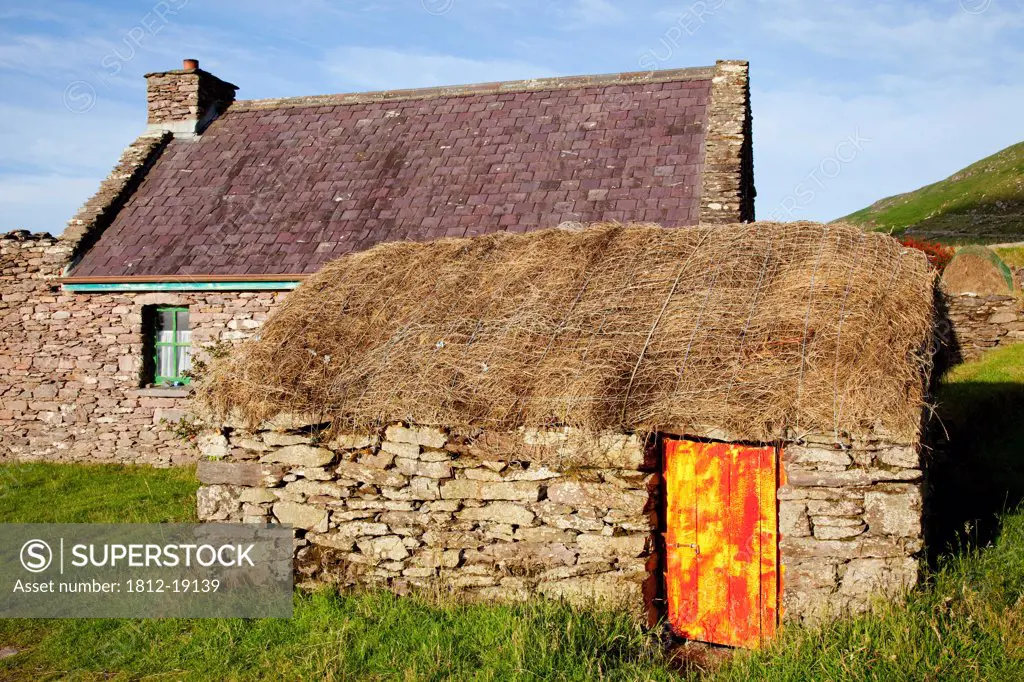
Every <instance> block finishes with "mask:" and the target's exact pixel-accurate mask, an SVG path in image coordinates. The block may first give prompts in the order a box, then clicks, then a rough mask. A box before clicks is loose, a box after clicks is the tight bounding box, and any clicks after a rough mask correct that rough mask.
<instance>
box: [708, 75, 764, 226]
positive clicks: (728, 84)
mask: <svg viewBox="0 0 1024 682" xmlns="http://www.w3.org/2000/svg"><path fill="white" fill-rule="evenodd" d="M756 195H757V192H756V190H755V188H754V145H753V116H752V114H751V111H750V65H749V64H748V63H747V62H744V61H720V62H718V64H717V65H716V66H715V75H714V77H713V78H712V81H711V99H710V102H709V103H708V123H707V131H706V134H705V139H704V167H703V175H702V180H701V197H700V222H701V223H709V224H716V225H728V224H732V223H746V222H752V221H753V220H754V197H755V196H756Z"/></svg>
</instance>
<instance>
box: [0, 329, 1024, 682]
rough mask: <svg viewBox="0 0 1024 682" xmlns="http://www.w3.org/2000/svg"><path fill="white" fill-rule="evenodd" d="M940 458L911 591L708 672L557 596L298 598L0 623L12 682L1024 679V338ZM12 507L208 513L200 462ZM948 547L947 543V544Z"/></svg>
mask: <svg viewBox="0 0 1024 682" xmlns="http://www.w3.org/2000/svg"><path fill="white" fill-rule="evenodd" d="M938 399H939V403H940V415H941V416H942V419H943V422H944V424H945V428H946V430H948V431H949V433H950V439H951V441H952V443H953V444H952V445H951V446H949V447H950V452H949V456H948V457H946V458H944V461H943V462H937V463H936V465H935V466H936V468H935V471H934V474H935V485H936V486H937V490H936V492H937V494H941V495H942V496H943V497H942V498H941V499H943V500H944V501H945V502H946V503H945V504H944V505H942V509H941V510H940V513H939V517H940V520H941V521H942V523H943V524H944V525H945V526H947V527H949V528H950V529H951V531H952V530H955V531H957V532H955V533H953V532H950V533H949V534H948V536H947V537H945V538H944V539H941V540H940V539H938V538H936V539H935V540H934V542H935V543H937V544H939V545H940V547H942V548H943V550H942V551H940V552H938V553H937V556H936V557H935V560H934V566H933V567H932V568H931V569H930V570H929V571H928V578H927V580H926V582H925V584H924V585H922V587H921V588H919V589H918V590H916V591H915V592H914V593H912V594H911V595H909V596H908V597H907V598H906V599H905V600H904V601H903V602H901V603H898V604H895V605H889V606H881V607H880V608H879V610H878V611H877V612H876V613H874V614H872V615H867V616H862V617H859V618H854V619H847V620H839V621H834V622H830V623H828V624H826V625H825V626H824V627H823V628H820V629H804V628H789V629H788V630H786V631H785V632H784V634H783V635H782V637H780V639H779V640H778V641H776V642H775V643H774V644H773V645H772V646H770V647H769V648H767V649H766V650H764V651H761V652H757V653H752V654H751V653H742V652H741V653H738V654H736V655H734V656H732V657H731V659H729V658H726V659H723V660H722V661H721V662H719V663H717V664H716V665H715V666H714V669H713V670H708V671H701V670H700V669H698V668H696V667H695V666H694V665H692V664H691V665H689V666H681V665H679V664H678V663H677V662H675V661H674V660H673V658H672V654H667V653H665V652H664V651H663V650H662V648H661V647H660V645H659V642H658V638H657V634H656V633H649V632H645V631H644V630H643V629H641V628H639V627H638V626H636V625H635V624H634V623H633V622H632V621H631V620H630V619H629V618H628V617H626V616H625V615H622V614H615V613H598V614H593V613H588V612H585V611H580V610H576V609H572V608H569V607H567V606H564V605H560V604H554V603H550V602H534V603H530V604H526V605H520V606H482V605H458V604H444V603H432V602H429V601H427V600H423V599H412V598H398V597H393V596H391V595H388V594H384V593H364V594H356V595H344V596H340V595H337V594H332V593H328V592H324V593H318V594H314V595H297V596H296V608H295V617H294V618H293V619H292V620H250V621H242V620H148V621H129V620H64V621H27V620H7V621H0V649H2V648H3V647H14V648H16V649H19V650H20V653H18V654H16V655H14V656H11V657H9V658H6V659H3V660H0V679H3V680H19V681H21V680H25V681H27V680H67V679H70V680H139V679H145V680H179V679H181V680H296V679H315V680H349V679H359V680H447V679H456V680H596V679H600V680H671V679H676V680H679V679H687V678H689V679H697V678H701V679H709V680H751V679H769V680H847V679H849V680H904V679H914V680H975V679H977V680H1019V679H1024V513H1021V512H1018V511H1015V510H1017V509H1018V508H1019V505H1020V503H1021V501H1022V500H1024V468H1022V467H1021V460H1022V457H1024V423H1022V421H1021V420H1020V418H1019V415H1020V414H1024V345H1019V346H1015V347H1009V348H1005V349H1000V350H996V351H993V352H991V353H989V354H988V355H986V356H985V357H984V358H983V359H982V360H981V361H979V362H976V363H972V364H969V365H963V366H961V367H959V368H957V369H956V370H954V371H953V372H952V373H951V374H950V376H949V377H948V378H947V380H946V381H945V383H944V385H943V386H942V387H941V390H940V391H939V394H938ZM0 481H2V485H3V489H2V495H0V521H4V522H13V521H82V520H91V521H118V520H121V521H143V520H144V521H154V520H160V521H172V520H191V519H192V513H193V512H192V504H193V502H192V499H193V498H192V495H193V493H194V490H195V486H196V483H195V482H194V481H193V480H191V473H190V472H187V471H167V470H151V469H124V468H118V467H81V466H73V465H43V464H33V465H14V466H4V467H0ZM943 543H946V544H943Z"/></svg>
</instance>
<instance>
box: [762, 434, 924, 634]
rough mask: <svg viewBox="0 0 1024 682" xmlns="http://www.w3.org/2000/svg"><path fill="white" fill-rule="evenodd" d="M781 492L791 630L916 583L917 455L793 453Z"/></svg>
mask: <svg viewBox="0 0 1024 682" xmlns="http://www.w3.org/2000/svg"><path fill="white" fill-rule="evenodd" d="M783 470H784V472H785V476H784V479H785V480H784V484H783V485H782V486H781V487H780V488H779V494H778V499H779V537H780V540H779V553H780V555H781V560H782V566H783V575H782V583H783V593H782V606H783V610H784V617H785V618H786V619H787V620H791V621H803V620H806V621H820V620H821V619H823V618H825V617H827V616H830V615H836V614H839V613H842V612H844V611H853V612H858V611H863V610H865V609H867V608H869V607H870V606H871V604H872V601H873V600H874V599H875V597H876V596H883V597H885V596H888V597H893V596H896V595H898V594H900V593H902V592H904V591H905V590H907V589H909V588H911V587H913V586H914V584H915V583H916V582H917V579H918V556H919V554H920V552H921V550H922V548H923V530H922V517H923V512H922V509H923V504H922V481H923V471H922V465H921V460H920V457H919V454H918V448H917V447H916V446H913V445H891V444H886V443H881V442H869V443H858V444H854V445H853V446H852V447H849V448H844V449H836V448H835V447H834V446H833V445H832V444H831V443H830V442H829V440H828V439H822V442H820V443H818V442H813V441H811V442H804V443H801V444H792V445H788V446H787V447H786V448H785V450H784V452H783Z"/></svg>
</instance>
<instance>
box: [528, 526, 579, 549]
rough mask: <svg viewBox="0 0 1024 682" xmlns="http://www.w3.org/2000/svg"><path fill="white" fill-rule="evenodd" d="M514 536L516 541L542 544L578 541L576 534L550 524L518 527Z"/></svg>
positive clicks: (565, 543) (567, 543)
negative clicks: (552, 526)
mask: <svg viewBox="0 0 1024 682" xmlns="http://www.w3.org/2000/svg"><path fill="white" fill-rule="evenodd" d="M521 525H526V524H521ZM514 538H515V540H516V542H533V543H542V544H551V543H559V544H563V545H569V544H572V543H573V542H575V541H576V534H575V533H572V532H570V531H567V530H562V529H560V528H551V527H550V526H538V527H535V528H522V527H521V528H518V529H516V532H515V536H514Z"/></svg>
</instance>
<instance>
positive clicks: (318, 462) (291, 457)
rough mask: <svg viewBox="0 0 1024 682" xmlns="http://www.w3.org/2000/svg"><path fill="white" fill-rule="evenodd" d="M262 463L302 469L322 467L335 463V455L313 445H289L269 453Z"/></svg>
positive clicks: (262, 458)
mask: <svg viewBox="0 0 1024 682" xmlns="http://www.w3.org/2000/svg"><path fill="white" fill-rule="evenodd" d="M260 461H261V462H270V463H274V464H287V465H290V466H300V467H322V466H325V465H327V464H330V463H331V462H332V461H334V453H333V452H331V451H330V450H328V449H326V448H318V447H314V446H312V445H289V446H287V447H283V448H281V449H280V450H272V451H271V452H268V453H267V454H265V455H263V456H262V457H261V458H260Z"/></svg>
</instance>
